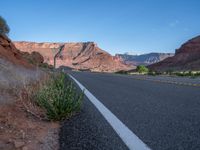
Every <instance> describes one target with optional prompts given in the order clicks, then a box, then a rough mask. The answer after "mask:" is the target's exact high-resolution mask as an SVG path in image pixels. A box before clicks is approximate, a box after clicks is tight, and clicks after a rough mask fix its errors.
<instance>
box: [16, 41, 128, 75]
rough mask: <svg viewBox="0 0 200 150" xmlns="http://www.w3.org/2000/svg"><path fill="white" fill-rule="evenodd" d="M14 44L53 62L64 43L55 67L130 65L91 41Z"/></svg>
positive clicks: (108, 68) (109, 69)
mask: <svg viewBox="0 0 200 150" xmlns="http://www.w3.org/2000/svg"><path fill="white" fill-rule="evenodd" d="M14 44H15V46H16V47H17V48H18V49H19V50H21V51H24V52H29V53H31V52H33V51H37V52H39V53H41V55H42V56H43V57H44V61H45V62H47V63H49V64H53V58H54V56H55V54H56V53H57V52H58V50H59V47H60V46H61V45H64V48H63V50H62V51H61V52H60V54H59V57H58V58H57V61H56V64H57V66H56V67H59V66H67V67H70V68H74V69H79V70H91V71H98V72H115V71H119V70H128V69H130V67H128V66H127V65H125V64H123V62H122V61H121V60H120V58H119V57H113V56H111V55H110V54H108V53H107V52H105V51H103V50H102V49H100V48H99V47H98V46H97V45H96V44H95V43H93V42H85V43H35V42H14Z"/></svg>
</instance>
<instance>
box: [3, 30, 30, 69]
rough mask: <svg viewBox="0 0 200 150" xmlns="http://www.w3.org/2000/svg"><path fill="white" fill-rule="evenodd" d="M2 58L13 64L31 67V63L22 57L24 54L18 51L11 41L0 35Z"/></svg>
mask: <svg viewBox="0 0 200 150" xmlns="http://www.w3.org/2000/svg"><path fill="white" fill-rule="evenodd" d="M0 57H1V58H3V59H6V60H8V61H10V62H12V63H13V64H16V65H22V66H25V67H31V65H30V64H29V63H27V62H26V60H25V59H24V58H23V57H22V53H21V52H20V51H19V50H17V49H16V47H15V46H14V44H13V43H12V42H11V40H10V39H9V38H8V37H7V36H5V35H1V34H0Z"/></svg>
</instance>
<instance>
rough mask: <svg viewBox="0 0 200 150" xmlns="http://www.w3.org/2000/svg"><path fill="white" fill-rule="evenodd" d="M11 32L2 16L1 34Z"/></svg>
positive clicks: (0, 23) (0, 19)
mask: <svg viewBox="0 0 200 150" xmlns="http://www.w3.org/2000/svg"><path fill="white" fill-rule="evenodd" d="M9 32H10V28H9V26H8V24H7V22H6V20H5V19H4V18H3V17H1V16H0V34H3V35H5V34H8V33H9Z"/></svg>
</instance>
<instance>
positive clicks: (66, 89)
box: [35, 73, 83, 121]
mask: <svg viewBox="0 0 200 150" xmlns="http://www.w3.org/2000/svg"><path fill="white" fill-rule="evenodd" d="M35 99H36V102H37V104H38V105H39V106H41V107H42V108H43V109H45V111H46V114H47V117H48V119H49V120H55V121H59V120H62V119H65V118H67V117H70V116H71V115H72V114H73V113H75V112H77V111H79V110H80V107H81V102H82V99H83V93H81V94H78V93H77V91H76V89H75V86H74V85H73V83H72V81H71V80H70V79H69V78H68V77H67V76H66V75H65V74H64V73H60V74H59V75H58V76H56V77H52V79H51V80H50V81H49V83H48V84H46V85H45V86H43V87H42V88H40V89H39V91H38V92H37V93H36V95H35Z"/></svg>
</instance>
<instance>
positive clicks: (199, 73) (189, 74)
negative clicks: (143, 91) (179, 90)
mask: <svg viewBox="0 0 200 150" xmlns="http://www.w3.org/2000/svg"><path fill="white" fill-rule="evenodd" d="M116 73H117V74H129V75H151V76H157V75H167V76H179V77H191V78H196V77H200V71H173V70H168V71H165V72H157V71H153V70H150V69H148V68H147V67H146V66H143V65H139V66H137V68H136V69H135V70H132V71H118V72H116Z"/></svg>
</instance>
